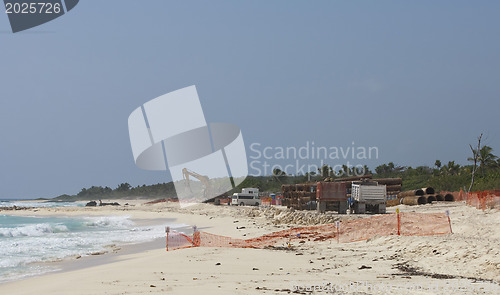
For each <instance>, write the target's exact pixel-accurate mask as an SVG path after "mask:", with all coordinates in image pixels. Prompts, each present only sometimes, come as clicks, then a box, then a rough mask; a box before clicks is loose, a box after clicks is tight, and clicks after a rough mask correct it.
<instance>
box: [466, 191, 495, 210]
mask: <svg viewBox="0 0 500 295" xmlns="http://www.w3.org/2000/svg"><path fill="white" fill-rule="evenodd" d="M466 203H467V205H469V206H472V207H475V208H477V209H482V210H486V209H493V208H500V190H494V191H484V192H470V193H469V194H468V195H467V197H466Z"/></svg>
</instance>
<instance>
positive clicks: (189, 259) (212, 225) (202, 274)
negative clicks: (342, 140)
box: [0, 200, 500, 295]
mask: <svg viewBox="0 0 500 295" xmlns="http://www.w3.org/2000/svg"><path fill="white" fill-rule="evenodd" d="M113 201H117V202H119V203H120V204H125V203H128V204H129V205H127V206H124V205H121V206H116V207H112V206H105V207H66V208H34V209H28V210H17V211H2V212H1V214H9V215H23V216H116V215H121V216H130V218H131V219H132V220H134V221H135V222H136V223H144V224H147V223H155V224H166V223H167V220H172V219H174V220H175V223H178V224H186V225H196V226H197V227H198V229H199V230H200V231H205V232H209V233H213V234H217V235H223V236H228V237H232V238H253V237H258V236H261V235H263V234H267V233H271V232H275V231H279V230H282V229H287V228H290V227H292V226H305V225H312V224H317V223H328V222H334V220H338V219H339V218H341V219H342V218H343V219H349V218H351V219H352V218H366V217H370V216H361V217H360V216H354V215H347V216H339V215H337V214H335V213H331V214H330V213H329V214H327V215H326V216H325V215H316V214H315V213H300V212H299V213H297V212H290V210H287V209H286V208H283V207H280V208H271V209H270V208H255V207H229V206H225V205H223V206H214V205H210V204H198V205H195V206H191V207H188V208H183V209H181V208H178V206H177V204H175V203H158V204H144V203H145V201H144V200H140V201H139V200H137V201H130V200H113ZM396 208H398V209H400V210H401V212H444V211H445V210H449V211H450V217H451V222H452V227H453V234H446V235H439V236H425V237H417V236H375V237H373V238H370V239H368V240H366V241H359V242H352V243H339V244H337V242H336V241H335V240H332V239H330V240H325V241H305V242H302V243H295V242H292V244H291V247H276V248H274V249H249V248H209V247H197V248H188V249H181V250H175V251H168V252H167V251H166V249H165V240H164V239H159V240H156V241H154V242H150V243H145V244H138V245H133V246H123V247H122V246H115V247H114V248H110V250H109V253H106V254H103V255H91V256H89V257H81V258H79V259H76V258H70V259H67V260H65V261H62V262H54V263H53V264H54V265H56V266H57V268H60V269H61V271H57V272H54V273H48V274H45V275H41V276H37V277H31V278H26V279H23V280H19V281H14V282H8V283H4V284H0V293H2V294H82V295H83V294H86V295H87V294H289V293H294V294H295V293H297V294H311V293H314V294H322V293H334V294H450V293H454V294H460V293H461V294H498V292H500V286H499V281H500V248H499V247H498V245H499V244H500V230H499V229H498V223H499V221H500V212H499V211H498V210H487V211H481V210H477V209H475V208H471V207H467V206H466V205H465V204H464V203H462V202H453V203H445V202H443V203H438V204H428V205H421V206H405V205H400V206H397V207H392V208H389V213H391V212H394V210H395V209H396ZM301 214H302V215H303V216H307V218H297V216H299V215H301ZM284 246H286V245H284Z"/></svg>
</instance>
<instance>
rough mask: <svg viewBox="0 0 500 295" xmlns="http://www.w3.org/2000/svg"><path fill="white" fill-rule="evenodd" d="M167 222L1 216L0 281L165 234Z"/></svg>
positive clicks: (43, 270) (100, 218) (45, 270)
mask: <svg viewBox="0 0 500 295" xmlns="http://www.w3.org/2000/svg"><path fill="white" fill-rule="evenodd" d="M6 212H7V211H6ZM165 225H167V224H162V225H153V226H138V225H136V224H135V223H134V222H133V221H132V220H131V219H130V218H129V217H127V216H98V217H94V216H93V217H26V216H9V215H0V283H1V282H5V281H11V280H15V279H19V278H22V277H26V276H32V275H37V274H41V273H45V272H48V271H52V270H54V269H51V268H50V267H49V266H48V265H47V264H43V263H40V262H46V261H57V260H60V259H64V258H68V257H74V256H77V255H81V256H85V255H90V254H91V253H93V252H98V251H103V250H105V249H106V246H109V245H112V244H116V245H124V244H131V243H141V242H147V241H152V240H154V239H157V238H161V237H164V236H165ZM168 225H169V226H171V227H173V228H182V227H183V226H184V225H175V224H168Z"/></svg>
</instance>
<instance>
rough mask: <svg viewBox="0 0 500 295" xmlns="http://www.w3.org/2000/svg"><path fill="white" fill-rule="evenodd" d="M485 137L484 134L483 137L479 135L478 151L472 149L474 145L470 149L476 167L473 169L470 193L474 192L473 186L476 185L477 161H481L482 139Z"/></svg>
mask: <svg viewBox="0 0 500 295" xmlns="http://www.w3.org/2000/svg"><path fill="white" fill-rule="evenodd" d="M482 137H483V134H482V133H481V135H479V137H478V138H477V150H474V148H473V147H472V145H470V144H469V147H470V149H471V151H472V160H473V161H474V167H473V168H472V179H471V182H470V186H469V192H470V191H471V190H472V186H473V185H474V176H475V175H476V171H477V168H478V167H477V160H478V159H479V151H480V150H481V138H482Z"/></svg>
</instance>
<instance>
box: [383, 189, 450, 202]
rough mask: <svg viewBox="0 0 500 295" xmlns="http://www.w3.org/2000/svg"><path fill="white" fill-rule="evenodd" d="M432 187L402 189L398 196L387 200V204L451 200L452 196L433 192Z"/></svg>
mask: <svg viewBox="0 0 500 295" xmlns="http://www.w3.org/2000/svg"><path fill="white" fill-rule="evenodd" d="M435 193H436V192H435V190H434V188H432V187H423V188H419V189H415V190H411V191H404V192H401V193H399V194H398V198H397V199H395V200H391V201H388V202H387V206H397V205H399V204H405V205H423V204H431V203H433V202H436V201H453V199H452V198H446V197H443V195H440V194H435Z"/></svg>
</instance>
